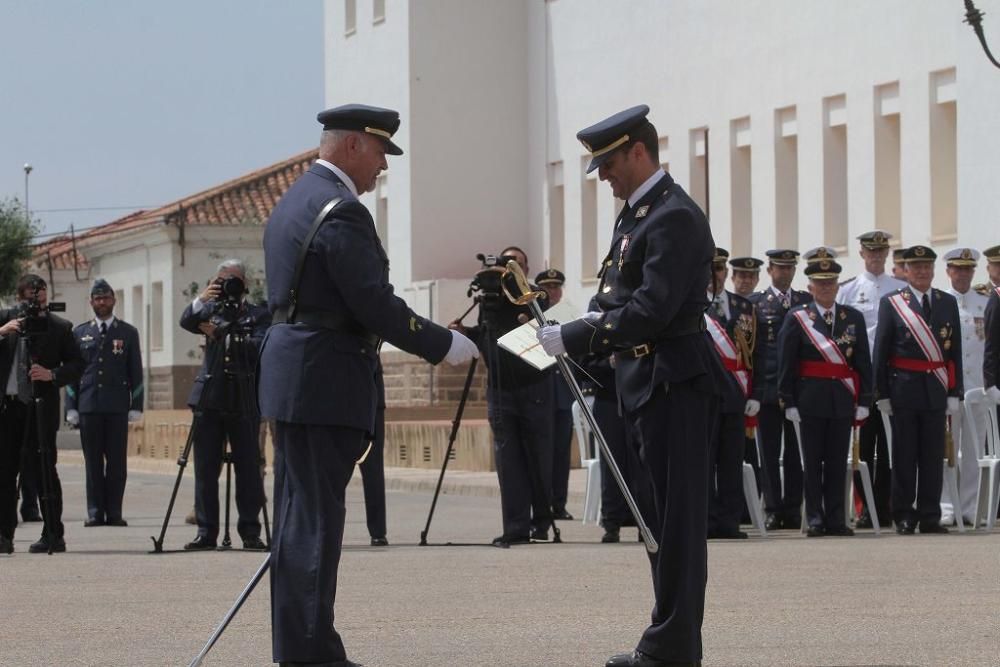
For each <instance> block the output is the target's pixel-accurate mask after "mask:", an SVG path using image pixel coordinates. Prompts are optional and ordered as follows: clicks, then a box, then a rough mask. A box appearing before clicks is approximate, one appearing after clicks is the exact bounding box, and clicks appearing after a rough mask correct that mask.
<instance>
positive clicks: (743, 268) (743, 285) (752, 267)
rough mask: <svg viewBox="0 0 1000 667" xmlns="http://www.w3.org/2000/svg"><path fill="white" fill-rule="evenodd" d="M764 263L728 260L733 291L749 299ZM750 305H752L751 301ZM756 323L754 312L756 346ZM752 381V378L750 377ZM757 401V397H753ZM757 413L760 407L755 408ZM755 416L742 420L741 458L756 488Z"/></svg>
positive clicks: (746, 514) (746, 519)
mask: <svg viewBox="0 0 1000 667" xmlns="http://www.w3.org/2000/svg"><path fill="white" fill-rule="evenodd" d="M763 265H764V261H763V260H760V259H757V258H756V257H733V258H732V259H730V260H729V266H730V267H732V275H733V277H732V282H733V292H735V293H736V295H737V296H741V297H743V298H744V299H748V300H750V298H751V296H752V295H753V293H754V290H756V289H757V283H759V282H760V267H761V266H763ZM751 305H753V303H752V301H751ZM756 333H757V324H756V313H755V314H754V347H755V348H756V347H757V346H758V343H757V336H756ZM751 375H752V373H751ZM751 382H752V378H751ZM754 400H757V401H758V402H759V399H754ZM757 410H758V413H759V411H760V408H759V407H758V408H757ZM757 424H758V421H757V416H753V417H749V416H748V417H747V418H746V419H745V420H744V425H745V427H746V428H745V431H746V433H745V435H746V438H745V440H744V442H745V449H744V452H743V460H744V461H746V462H747V463H749V464H750V465H752V466H753V474H754V477H755V478H756V480H757V488H758V489H759V488H761V476H760V461H759V460H758V457H757V437H756V431H757ZM743 517H744V520H743V523H747V522H749V521H750V511H749V508H747V509H746V510H744V512H743Z"/></svg>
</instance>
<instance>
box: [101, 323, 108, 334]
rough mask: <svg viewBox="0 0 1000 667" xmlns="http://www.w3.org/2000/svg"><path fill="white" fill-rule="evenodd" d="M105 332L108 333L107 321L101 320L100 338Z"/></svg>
mask: <svg viewBox="0 0 1000 667" xmlns="http://www.w3.org/2000/svg"><path fill="white" fill-rule="evenodd" d="M106 333H108V323H107V322H101V338H104V335H105V334H106Z"/></svg>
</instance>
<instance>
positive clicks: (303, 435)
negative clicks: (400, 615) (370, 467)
mask: <svg viewBox="0 0 1000 667" xmlns="http://www.w3.org/2000/svg"><path fill="white" fill-rule="evenodd" d="M367 444H368V442H367V437H366V434H365V432H364V431H362V430H359V429H353V428H347V427H342V426H316V425H307V424H291V423H288V422H283V421H277V422H276V423H275V429H274V535H273V539H272V543H271V628H272V651H273V659H274V661H275V662H281V661H288V662H335V661H338V660H346V658H347V656H346V653H345V651H344V643H343V641H342V640H341V638H340V635H339V634H338V633H337V631H336V629H334V611H333V606H334V602H335V600H336V596H337V570H338V567H339V565H340V552H341V546H342V544H343V541H344V517H345V516H346V514H347V506H346V501H345V493H346V489H347V483H348V482H349V481H350V480H351V475H352V474H353V473H354V465H355V462H356V461H357V460H358V458H360V457H361V454H362V453H363V452H364V450H365V447H366V446H367Z"/></svg>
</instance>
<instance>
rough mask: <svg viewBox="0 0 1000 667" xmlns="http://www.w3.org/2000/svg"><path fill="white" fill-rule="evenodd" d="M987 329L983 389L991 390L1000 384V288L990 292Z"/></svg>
mask: <svg viewBox="0 0 1000 667" xmlns="http://www.w3.org/2000/svg"><path fill="white" fill-rule="evenodd" d="M985 329H986V342H985V344H984V346H983V387H985V388H986V389H989V388H990V387H995V386H997V383H998V382H1000V287H994V288H992V289H991V290H990V300H989V302H988V303H987V304H986V315H985Z"/></svg>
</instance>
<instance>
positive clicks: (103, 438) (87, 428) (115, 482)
mask: <svg viewBox="0 0 1000 667" xmlns="http://www.w3.org/2000/svg"><path fill="white" fill-rule="evenodd" d="M90 307H91V308H92V309H93V310H94V319H92V320H90V321H89V322H84V323H83V324H80V325H78V326H77V327H76V328H75V329H73V336H74V337H75V338H76V342H77V345H78V346H79V347H80V353H81V354H82V355H83V359H84V362H85V363H86V366H85V368H84V370H83V376H82V377H81V378H80V381H79V382H74V383H73V384H70V385H67V387H66V422H67V423H68V424H70V425H73V426H77V425H78V426H79V427H80V443H81V444H82V445H83V460H84V464H85V465H86V469H87V519H86V520H85V521H84V522H83V525H84V526H87V527H88V528H89V527H91V526H105V525H107V526H127V525H128V522H126V521H125V519H124V518H123V517H122V498H123V497H124V496H125V479H126V476H127V474H128V465H127V462H128V456H127V454H128V424H129V422H135V421H139V420H140V419H141V418H142V400H143V384H142V352H141V350H140V348H139V331H138V330H137V329H136V328H135V327H134V326H132V325H131V324H129V323H127V322H124V321H122V320H120V319H118V318H117V317H115V314H114V310H115V292H114V290H112V289H111V285H109V284H108V281H106V280H105V279H104V278H98V279H97V280H95V281H94V284H93V285H92V286H91V288H90Z"/></svg>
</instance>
